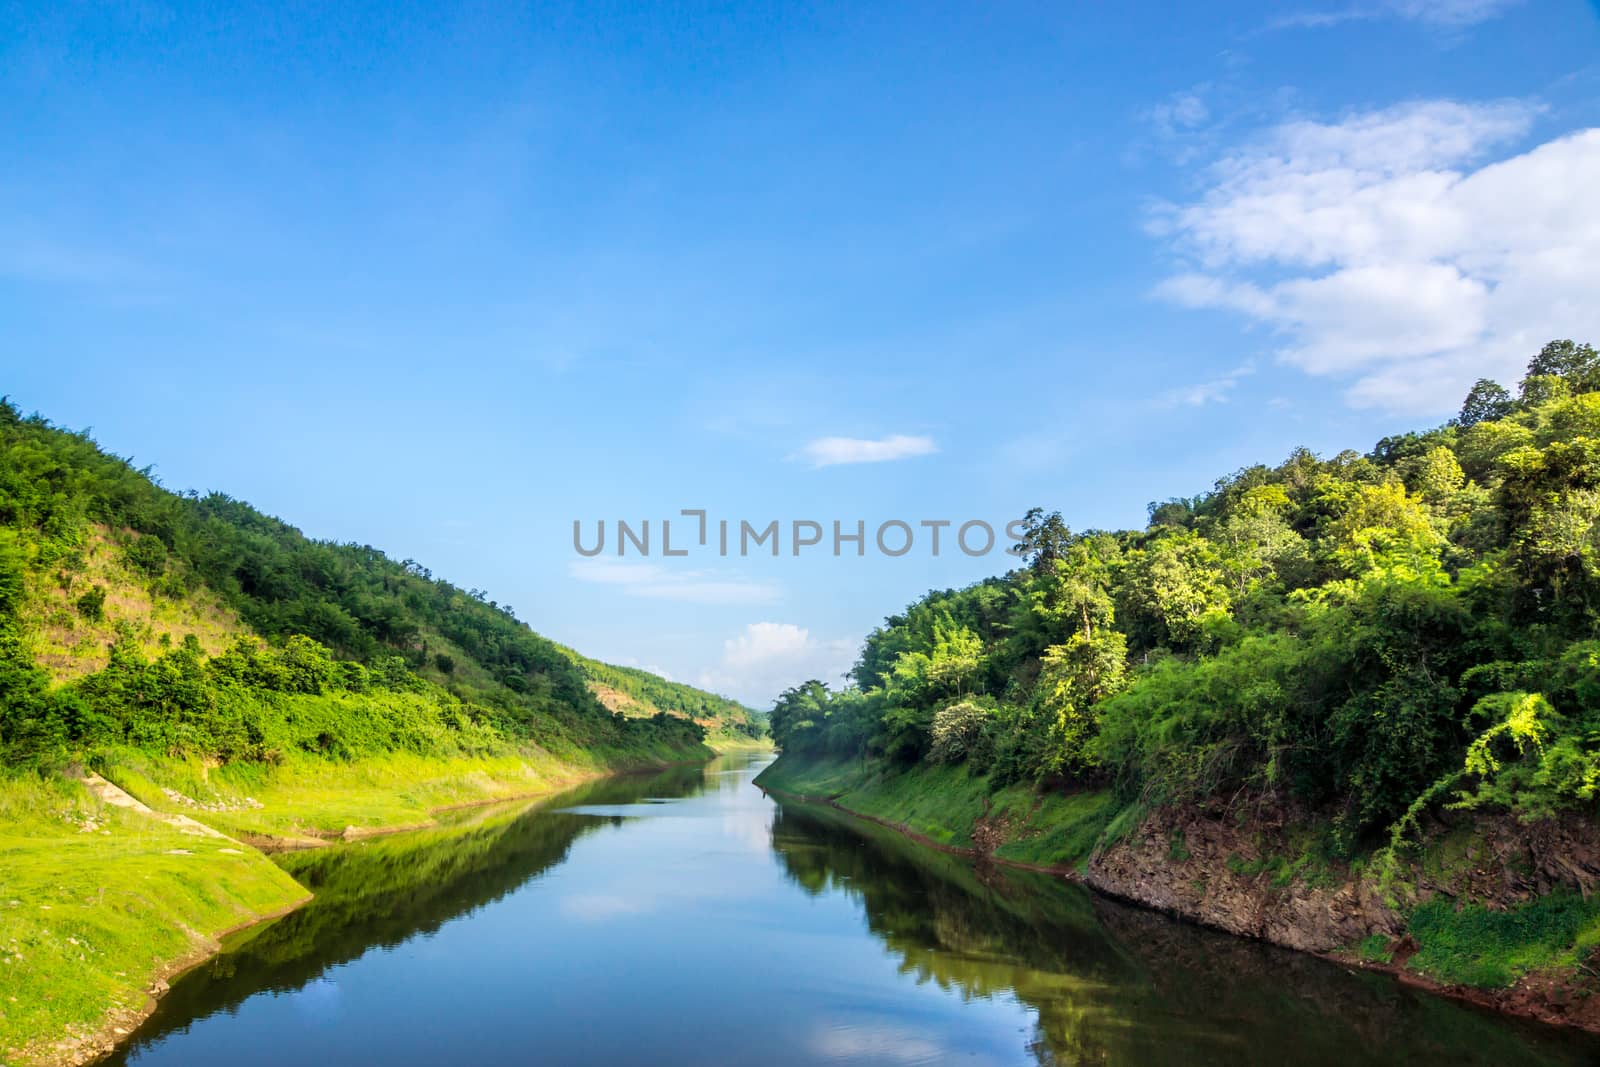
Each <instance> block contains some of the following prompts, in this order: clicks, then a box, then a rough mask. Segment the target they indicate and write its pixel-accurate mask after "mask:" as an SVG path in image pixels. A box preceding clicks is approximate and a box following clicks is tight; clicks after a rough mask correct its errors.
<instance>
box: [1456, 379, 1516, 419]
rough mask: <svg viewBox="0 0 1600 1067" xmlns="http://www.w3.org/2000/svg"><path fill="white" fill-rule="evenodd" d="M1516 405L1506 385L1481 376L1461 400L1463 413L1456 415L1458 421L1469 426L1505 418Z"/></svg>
mask: <svg viewBox="0 0 1600 1067" xmlns="http://www.w3.org/2000/svg"><path fill="white" fill-rule="evenodd" d="M1514 406H1515V402H1514V401H1513V400H1512V399H1511V394H1510V393H1509V392H1507V391H1506V388H1505V386H1503V385H1501V384H1500V383H1499V382H1496V381H1493V380H1491V379H1489V378H1479V379H1478V380H1477V381H1476V382H1474V383H1473V384H1472V388H1471V389H1469V390H1468V391H1467V398H1466V399H1465V400H1463V401H1462V402H1461V414H1460V415H1457V416H1456V422H1457V423H1458V424H1459V425H1461V426H1463V427H1467V426H1476V425H1478V423H1480V422H1492V421H1494V420H1495V419H1503V418H1505V417H1506V416H1507V415H1509V414H1511V411H1512V409H1513V407H1514Z"/></svg>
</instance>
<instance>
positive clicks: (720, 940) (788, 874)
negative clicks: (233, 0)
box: [109, 756, 1600, 1067]
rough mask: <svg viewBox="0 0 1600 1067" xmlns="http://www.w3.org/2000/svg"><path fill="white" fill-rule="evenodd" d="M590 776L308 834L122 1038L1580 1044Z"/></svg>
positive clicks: (1196, 1053)
mask: <svg viewBox="0 0 1600 1067" xmlns="http://www.w3.org/2000/svg"><path fill="white" fill-rule="evenodd" d="M768 758H770V757H758V758H752V757H744V756H730V757H724V758H723V759H720V760H717V761H715V762H713V763H711V764H709V765H707V766H705V767H683V768H675V769H672V770H670V771H666V772H663V773H659V774H651V775H639V776H629V777H623V778H615V779H609V780H606V781H602V782H596V783H593V784H591V785H589V786H586V787H584V788H582V789H579V790H576V791H574V792H572V793H568V794H565V795H563V796H560V797H556V798H553V799H550V800H545V801H541V802H539V803H537V804H534V805H517V806H501V807H496V808H485V809H479V810H476V811H472V812H467V813H462V814H460V815H458V816H457V817H455V818H453V819H452V820H451V821H450V822H449V824H448V825H446V826H442V827H440V828H439V829H436V830H429V831H425V832H419V833H412V834H406V835H398V836H395V837H390V838H382V839H376V840H372V841H367V842H363V843H359V844H353V845H343V846H338V847H335V848H329V849H323V850H317V851H311V852H302V853H291V854H287V855H284V856H282V857H280V862H281V863H282V864H283V866H284V867H286V868H287V869H288V870H289V871H291V872H292V873H293V874H294V875H295V876H296V877H297V878H299V879H300V880H301V881H302V882H303V883H305V884H306V885H308V886H310V887H311V888H312V889H313V890H315V892H316V894H317V896H316V899H315V900H314V901H313V902H312V903H310V904H309V905H307V906H306V907H305V908H303V909H302V910H300V911H298V912H295V913H294V914H291V915H289V916H286V917H284V918H283V919H280V920H278V921H276V922H274V923H271V924H267V925H263V926H260V927H257V928H255V929H253V930H249V931H246V932H245V933H244V934H242V935H239V936H238V937H236V938H235V939H234V940H233V941H232V942H230V943H229V944H228V946H227V950H226V951H225V952H224V953H223V954H222V955H220V956H218V957H217V958H216V959H214V960H212V961H211V962H210V963H208V964H206V965H205V966H203V967H201V968H199V969H197V970H195V971H192V972H190V973H188V974H186V975H184V976H183V977H182V978H181V979H179V980H178V981H176V982H174V983H173V988H172V991H171V992H170V993H169V994H168V995H167V996H166V997H165V998H164V999H163V1000H162V1001H161V1004H160V1006H159V1008H158V1010H157V1011H156V1013H155V1014H154V1015H153V1016H152V1017H151V1018H150V1019H149V1020H148V1021H147V1022H146V1023H145V1025H144V1026H143V1027H142V1028H141V1029H140V1030H139V1031H138V1032H137V1033H136V1034H135V1035H134V1036H133V1038H132V1040H131V1041H130V1042H129V1044H128V1045H127V1046H125V1047H124V1048H123V1049H121V1050H120V1051H119V1052H118V1053H117V1054H115V1055H114V1056H113V1057H112V1059H111V1060H110V1061H109V1062H112V1063H116V1064H137V1065H139V1067H157V1065H167V1064H184V1065H190V1064H227V1065H230V1067H242V1065H247V1064H273V1065H281V1064H285V1063H295V1064H318V1065H321V1064H374V1065H384V1067H401V1065H413V1064H415V1065H419V1067H420V1065H428V1067H436V1065H440V1064H633V1063H641V1064H761V1065H764V1067H772V1065H780V1064H791V1063H794V1064H800V1063H839V1064H895V1065H904V1064H919V1063H948V1062H956V1063H971V1064H1009V1063H1046V1064H1079V1063H1094V1064H1169V1063H1170V1064H1185V1065H1196V1064H1235V1063H1293V1064H1295V1065H1296V1067H1312V1065H1317V1064H1329V1065H1333V1064H1339V1065H1344V1064H1351V1063H1384V1064H1388V1063H1393V1064H1400V1063H1411V1064H1415V1063H1449V1064H1494V1065H1510V1064H1523V1063H1527V1064H1580V1063H1595V1062H1600V1041H1597V1040H1595V1039H1593V1038H1588V1037H1583V1036H1580V1035H1572V1034H1564V1033H1559V1032H1555V1031H1550V1030H1546V1029H1542V1028H1538V1027H1534V1026H1531V1025H1525V1024H1520V1023H1517V1022H1513V1021H1511V1020H1506V1019H1501V1018H1497V1017H1493V1016H1489V1015H1486V1014H1483V1013H1480V1012H1478V1011H1477V1010H1475V1009H1472V1008H1469V1007H1465V1006H1462V1005H1459V1004H1456V1003H1453V1002H1450V1001H1446V1000H1442V999H1439V998H1436V997H1431V996H1428V995H1425V994H1422V993H1418V992H1416V991H1413V990H1410V989H1406V988H1403V987H1401V986H1399V985H1397V984H1396V983H1394V982H1392V981H1390V980H1388V979H1386V978H1383V977H1380V976H1375V975H1368V974H1362V973H1354V972H1350V971H1348V970H1346V969H1344V968H1341V967H1338V966H1334V965H1332V964H1328V963H1324V962H1322V961H1319V960H1315V959H1310V958H1306V957H1302V956H1297V955H1294V954H1292V953H1288V952H1282V951H1278V950H1274V949H1271V948H1268V947H1265V946H1261V945H1256V944H1252V943H1248V942H1244V941H1240V940H1236V939H1233V938H1229V937H1225V936H1222V935H1217V934H1212V933H1209V932H1207V931H1203V930H1198V929H1195V928H1193V927H1189V926H1186V925H1183V924H1180V923H1176V922H1172V921H1169V920H1167V919H1164V918H1162V917H1160V916H1156V915H1153V914H1149V913H1145V912H1141V911H1137V910H1134V909H1131V908H1126V907H1123V906H1120V905H1117V904H1114V903H1111V902H1109V901H1106V900H1102V899H1100V898H1098V897H1096V896H1094V895H1093V894H1092V893H1089V892H1087V891H1086V890H1084V889H1082V888H1081V887H1078V886H1075V885H1070V884H1066V883H1063V882H1062V881H1061V880H1059V879H1055V878H1049V877H1046V876H1043V875H1035V874H1031V873H1026V872H1017V871H1010V870H1000V869H994V868H992V867H988V866H985V865H979V864H974V863H973V862H972V861H970V860H967V859H964V858H961V857H956V856H951V855H948V854H945V853H941V852H938V851H935V850H932V849H928V848H925V847H922V846H919V845H916V844H914V843H912V842H909V841H907V840H905V839H903V838H900V837H898V836H897V835H894V834H892V833H890V832H888V831H886V830H883V829H881V828H878V827H875V826H872V825H870V824H863V823H861V822H858V821H855V820H851V819H847V818H845V817H843V816H840V815H838V814H837V813H834V812H832V811H830V810H827V809H819V808H816V807H809V806H800V805H779V804H776V803H774V802H773V801H772V800H770V799H768V798H766V797H764V796H763V795H762V794H761V792H760V790H758V789H757V788H756V787H755V786H753V785H752V784H751V782H750V780H751V778H752V777H753V776H754V775H755V773H756V772H757V771H758V770H760V768H761V766H763V765H764V762H765V760H766V759H768Z"/></svg>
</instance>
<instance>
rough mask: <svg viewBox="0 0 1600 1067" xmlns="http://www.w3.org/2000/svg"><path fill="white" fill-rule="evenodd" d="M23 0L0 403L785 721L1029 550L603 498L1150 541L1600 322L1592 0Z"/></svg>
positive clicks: (0, 112) (7, 153)
mask: <svg viewBox="0 0 1600 1067" xmlns="http://www.w3.org/2000/svg"><path fill="white" fill-rule="evenodd" d="M1185 7H1189V8H1192V9H1185ZM0 10H3V11H4V15H3V17H0V92H3V94H4V99H5V101H6V105H5V107H4V108H3V109H0V153H3V155H0V159H3V160H4V166H3V167H0V370H3V372H4V373H3V378H0V392H6V393H9V394H11V395H12V397H13V398H14V399H15V400H16V401H17V402H18V403H20V404H21V405H22V406H23V407H25V408H28V409H32V410H38V411H41V412H43V413H44V414H46V415H47V416H49V417H50V418H52V419H53V420H55V421H56V422H58V423H61V424H64V425H67V426H70V427H73V428H83V427H92V428H93V431H94V433H95V436H96V437H97V439H98V440H100V441H101V443H102V444H104V445H105V446H106V447H108V448H110V449H112V450H113V451H116V452H119V453H121V454H124V455H132V456H133V457H135V459H136V460H137V461H138V462H139V463H140V464H144V463H154V464H155V466H156V469H157V472H158V474H159V476H160V477H161V478H162V479H163V481H164V482H165V484H167V485H168V486H170V487H173V488H180V489H181V488H190V487H193V488H198V489H202V490H205V489H221V490H224V491H227V492H229V493H231V494H233V495H235V496H239V497H242V498H244V499H247V500H249V501H251V502H252V503H254V504H256V505H257V506H259V507H261V508H263V509H264V510H266V511H269V512H271V513H274V514H277V515H280V516H282V517H284V518H286V519H287V520H289V521H291V522H293V523H295V524H297V525H299V526H301V527H302V528H303V529H304V530H305V531H306V532H307V533H308V534H310V535H312V536H316V537H324V538H332V539H336V540H352V541H359V542H367V543H372V544H376V545H378V546H380V547H382V548H384V549H385V550H386V551H388V552H389V553H390V554H391V555H393V556H395V557H396V558H404V557H412V558H415V559H417V560H419V561H422V562H423V563H425V564H427V565H428V566H430V567H431V568H432V569H433V571H434V572H435V573H436V574H439V575H441V576H444V577H448V578H450V579H451V580H453V581H455V582H457V583H458V584H460V585H462V586H465V587H480V588H483V589H486V590H488V591H489V593H490V595H491V596H492V597H494V598H495V599H497V600H499V601H500V602H502V603H510V604H512V605H513V606H514V607H515V609H516V611H517V613H518V615H519V616H520V617H522V618H524V619H526V620H527V621H528V622H529V623H530V624H531V625H532V626H534V628H535V629H537V630H539V631H541V632H543V633H545V634H548V635H550V636H552V637H555V638H557V639H559V640H562V641H566V642H569V643H571V644H574V645H576V646H577V647H579V648H581V649H582V650H584V651H586V652H588V653H590V654H593V655H597V656H600V657H603V658H606V659H610V660H613V661H616V662H625V663H637V664H641V665H646V666H651V667H654V668H657V669H662V670H664V671H666V672H668V673H669V674H670V675H672V676H673V677H676V678H679V679H682V680H686V681H691V682H701V683H704V684H708V685H711V686H713V687H715V688H719V689H722V690H724V691H728V692H731V693H732V694H734V695H736V696H739V697H742V698H744V699H747V700H750V701H753V702H764V701H767V700H769V699H770V698H771V696H772V695H773V694H774V693H775V691H776V689H777V688H779V687H781V686H782V685H785V684H788V683H790V682H793V681H798V680H801V679H802V678H804V677H806V676H808V675H813V674H820V675H829V676H831V675H833V674H836V673H837V672H838V671H839V670H841V669H843V668H844V667H845V666H847V665H848V663H849V661H850V660H851V659H852V658H853V653H854V649H855V647H856V645H857V643H858V642H859V639H860V638H861V636H862V635H863V634H864V633H865V632H866V631H867V630H868V629H870V628H871V627H872V626H873V625H874V624H875V623H876V622H877V621H878V620H879V619H880V618H881V617H882V616H883V615H885V614H887V613H889V612H892V611H895V610H897V609H898V608H900V607H901V606H903V605H904V604H906V603H908V602H910V601H911V600H913V599H915V598H916V597H917V596H918V595H920V594H921V593H922V592H923V591H925V590H926V589H928V588H930V587H935V586H937V587H944V586H952V585H962V584H965V583H967V582H970V581H973V580H975V579H977V578H980V577H982V576H984V575H986V574H990V573H996V572H998V571H1002V570H1004V569H1005V568H1006V566H1007V564H1008V563H1009V562H1010V561H1009V560H1008V559H1007V558H1006V557H1004V556H1000V555H993V556H989V557H986V558H980V559H969V558H966V557H963V556H961V555H960V554H959V553H951V552H949V551H948V550H947V551H945V552H944V553H941V555H940V556H939V557H938V558H934V557H932V556H931V555H930V554H929V553H928V552H927V551H926V548H925V542H923V544H922V545H919V546H918V547H917V548H916V549H914V550H913V551H912V552H911V553H909V554H907V555H906V556H904V557H901V558H896V559H890V558H884V557H883V556H881V555H879V554H877V553H876V552H875V551H874V552H869V554H868V556H867V557H866V558H864V559H856V558H852V557H846V558H843V559H835V558H833V557H832V556H831V555H830V554H828V553H827V552H826V551H822V552H814V553H810V554H802V556H801V557H800V558H798V559H796V558H794V557H793V556H791V555H789V554H788V548H787V543H786V545H785V554H784V555H783V556H781V557H780V558H778V559H775V560H774V559H771V558H747V559H728V560H723V559H717V558H714V557H709V556H706V555H704V554H699V555H695V556H692V557H690V558H688V559H672V560H667V559H662V558H659V557H656V558H652V559H648V560H638V559H627V560H622V561H617V560H615V559H612V560H610V561H609V562H604V561H602V562H594V563H590V562H586V561H584V560H582V559H581V558H579V557H578V556H577V554H576V553H575V552H574V551H573V549H572V544H571V534H572V529H571V524H572V522H573V520H574V519H581V520H584V522H585V523H586V524H587V528H588V529H591V530H592V524H593V522H594V521H595V520H597V519H600V518H605V519H607V520H609V521H610V522H613V523H614V522H615V520H617V519H619V518H623V519H628V520H631V521H635V522H637V521H638V520H642V519H647V518H648V519H652V520H654V521H653V523H652V525H656V526H657V529H659V526H658V523H659V520H660V519H661V518H662V517H670V516H674V515H676V514H677V513H678V511H679V509H681V508H694V507H702V508H706V509H708V510H709V511H710V512H711V515H712V516H713V518H716V517H724V518H730V519H733V520H735V521H737V520H739V519H747V520H749V521H751V522H753V523H758V524H764V523H765V522H767V521H768V520H771V519H779V520H782V521H784V522H788V521H789V520H793V519H815V520H819V521H821V522H823V523H824V524H825V525H826V524H827V523H830V522H831V521H832V520H834V519H839V520H842V521H844V522H845V523H846V524H847V525H849V524H853V522H854V520H856V519H858V518H859V519H863V520H866V521H867V523H868V528H869V530H870V529H871V528H872V527H874V526H875V525H876V524H877V523H879V522H882V521H884V520H886V519H902V520H905V521H908V522H911V523H916V522H918V521H919V520H922V519H952V520H955V521H957V522H959V521H962V520H966V519H974V518H977V519H985V520H988V521H991V522H993V523H995V524H996V525H999V524H1001V523H1003V522H1004V521H1005V520H1007V519H1009V518H1012V517H1015V516H1016V515H1019V514H1021V513H1022V512H1023V511H1024V510H1025V509H1027V508H1028V507H1030V506H1033V505H1035V504H1040V505H1044V506H1046V507H1048V508H1058V509H1060V510H1061V511H1062V512H1063V514H1064V515H1065V517H1066V518H1067V520H1068V522H1069V523H1070V524H1071V525H1072V526H1073V527H1075V528H1086V527H1095V526H1100V527H1122V526H1130V525H1139V524H1142V522H1143V519H1144V509H1145V504H1146V503H1147V502H1148V501H1150V500H1152V499H1158V498H1165V497H1169V496H1173V495H1178V494H1192V493H1195V492H1199V491H1201V490H1203V489H1205V488H1206V487H1207V486H1208V485H1209V484H1210V483H1211V482H1212V481H1213V480H1214V479H1215V478H1216V477H1217V476H1219V475H1221V474H1223V473H1226V472H1228V471H1230V470H1232V469H1235V468H1237V467H1239V466H1241V465H1243V464H1246V463H1250V462H1255V461H1266V462H1276V461H1277V460H1279V459H1281V458H1282V457H1283V456H1284V455H1285V454H1287V453H1288V451H1289V450H1290V449H1291V448H1293V447H1294V446H1296V445H1306V446H1309V447H1311V448H1312V449H1314V450H1316V451H1319V452H1323V453H1331V452H1336V451H1339V450H1340V449H1343V448H1357V449H1361V450H1365V449H1367V448H1369V447H1370V446H1371V445H1372V443H1373V442H1374V441H1375V440H1376V439H1377V438H1378V437H1380V436H1382V435H1384V434H1386V433H1391V432H1396V431H1399V430H1403V429H1408V428H1414V427H1418V426H1424V425H1431V424H1433V423H1436V422H1438V421H1440V420H1441V419H1442V418H1444V417H1447V416H1448V415H1449V414H1451V413H1452V412H1453V410H1454V409H1455V407H1456V406H1457V405H1458V404H1459V400H1460V396H1461V394H1462V392H1463V391H1464V387H1465V384H1466V383H1469V382H1470V381H1471V380H1472V379H1474V378H1476V377H1478V376H1479V375H1482V374H1489V375H1494V376H1499V377H1502V378H1505V379H1514V378H1515V377H1516V374H1517V370H1518V368H1520V366H1521V365H1522V364H1523V363H1524V362H1525V361H1526V359H1527V357H1528V356H1529V355H1530V354H1531V353H1532V351H1533V350H1536V349H1537V347H1538V345H1539V344H1540V343H1542V342H1543V341H1544V340H1547V339H1549V338H1551V337H1556V336H1575V337H1579V338H1589V339H1600V301H1596V300H1594V299H1593V297H1594V294H1595V293H1596V292H1600V206H1596V198H1595V197H1594V195H1593V190H1594V188H1596V187H1600V132H1597V131H1596V130H1595V127H1600V58H1597V57H1600V47H1597V46H1600V18H1597V15H1596V9H1595V7H1594V6H1593V5H1592V4H1588V3H1584V2H1581V0H1549V2H1539V3H1534V2H1526V3H1505V2H1498V0H1355V2H1352V3H1346V2H1344V0H1306V2H1305V3H1303V4H1296V3H1289V4H1235V5H1221V4H1217V5H1189V6H1180V5H1171V4H1144V5H1134V4H1129V5H1078V4H1054V5H1037V6H1034V5H1021V4H996V5H972V4H955V5H948V6H944V7H936V6H929V5H915V6H912V5H908V6H904V7H898V6H892V5H876V6H872V7H868V6H866V5H859V4H840V5H814V6H810V7H805V8H802V7H799V6H796V5H738V4H723V5H707V6H699V5H685V4H674V5H647V4H614V5H575V6H572V7H562V6H556V5H496V4H479V5H472V6H471V8H470V10H469V9H468V8H466V7H464V6H457V5H450V6H449V7H446V6H443V5H441V6H439V7H426V6H417V5H398V4H382V5H377V4H374V5H362V4H357V3H347V4H340V5H330V6H327V7H325V8H320V9H314V8H311V7H306V8H303V9H302V8H298V7H292V6H290V5H282V4H273V5H261V6H259V7H254V8H252V7H247V6H243V5H228V6H166V5H162V4H159V3H145V4H129V5H56V4H51V5H43V4H20V5H19V4H7V5H5V6H4V8H3V9H0ZM826 439H839V440H833V441H832V442H831V443H823V444H818V443H817V442H819V441H824V442H825V441H826ZM896 456H898V457H900V458H893V457H896ZM851 458H856V459H860V460H862V461H860V462H819V460H820V461H827V460H841V459H851ZM868 460H870V461H868ZM674 533H675V540H676V534H677V533H678V531H677V530H675V531H674Z"/></svg>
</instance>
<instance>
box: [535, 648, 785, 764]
mask: <svg viewBox="0 0 1600 1067" xmlns="http://www.w3.org/2000/svg"><path fill="white" fill-rule="evenodd" d="M562 651H563V652H565V653H566V654H567V655H568V656H570V657H572V662H574V663H575V664H577V665H578V669H579V670H580V671H582V672H583V676H584V678H585V679H586V680H587V681H588V683H589V688H590V690H591V691H592V692H593V693H594V695H595V696H596V697H597V698H598V699H599V701H600V703H602V704H604V705H605V706H606V707H608V708H610V709H611V710H612V711H615V712H618V713H620V714H622V715H627V716H630V717H644V716H651V715H656V714H661V713H665V714H667V715H676V716H680V717H682V718H686V719H693V720H694V721H695V722H697V723H699V724H700V725H701V726H703V727H705V729H706V735H707V738H708V739H709V740H710V741H711V742H712V743H713V744H714V745H715V746H717V747H724V746H727V745H755V744H762V743H765V741H766V739H767V722H766V716H765V715H763V714H762V713H761V712H759V711H756V710H754V709H753V708H747V707H745V706H744V705H743V704H741V703H739V702H738V701H737V700H732V699H730V698H728V697H725V696H719V695H718V694H716V693H709V692H707V691H706V690H704V689H696V688H695V687H694V686H692V685H685V684H684V683H682V682H674V681H671V680H669V679H666V678H663V677H661V676H660V675H658V674H651V673H650V672H649V671H646V670H640V669H639V668H638V667H619V666H617V665H615V664H612V663H601V662H600V661H599V660H594V659H590V658H589V657H588V656H585V655H583V654H581V653H578V652H574V651H573V650H572V649H570V648H563V649H562Z"/></svg>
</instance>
